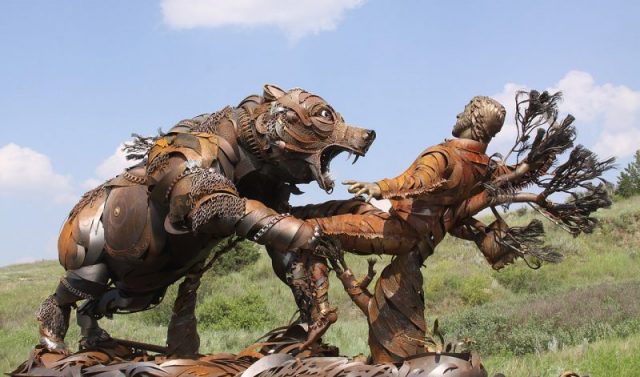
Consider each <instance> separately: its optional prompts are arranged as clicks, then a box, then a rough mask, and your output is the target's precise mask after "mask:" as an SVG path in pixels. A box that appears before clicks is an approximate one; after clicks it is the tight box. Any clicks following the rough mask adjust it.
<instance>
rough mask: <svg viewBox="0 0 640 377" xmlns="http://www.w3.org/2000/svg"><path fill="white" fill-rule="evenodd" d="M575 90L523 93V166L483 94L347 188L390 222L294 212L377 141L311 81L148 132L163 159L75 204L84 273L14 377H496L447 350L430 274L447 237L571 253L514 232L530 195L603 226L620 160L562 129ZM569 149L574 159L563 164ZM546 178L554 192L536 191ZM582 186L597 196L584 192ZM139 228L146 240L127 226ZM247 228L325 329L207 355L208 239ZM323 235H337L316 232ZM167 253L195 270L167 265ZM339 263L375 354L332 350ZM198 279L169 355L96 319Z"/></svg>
mask: <svg viewBox="0 0 640 377" xmlns="http://www.w3.org/2000/svg"><path fill="white" fill-rule="evenodd" d="M559 98H560V95H559V94H553V95H551V94H549V93H546V92H544V93H542V94H540V93H538V92H536V91H531V92H529V93H524V92H523V93H519V94H518V96H517V98H516V103H517V109H516V110H517V111H516V114H517V115H516V124H517V127H518V138H517V139H516V142H515V144H514V147H513V148H512V149H511V151H510V152H509V153H508V154H507V157H508V156H510V155H514V156H516V163H515V164H513V165H508V164H506V163H505V162H504V161H505V160H506V158H504V159H502V158H500V156H488V155H487V154H486V148H487V144H488V143H489V142H490V140H491V139H492V138H493V137H494V136H495V135H496V133H498V132H499V131H500V129H501V127H502V124H503V122H504V116H505V110H504V108H503V107H502V105H500V104H499V103H497V102H496V101H494V100H492V99H490V98H488V97H475V98H474V99H473V100H472V101H471V102H470V103H469V104H468V105H467V106H466V107H465V110H464V112H463V113H461V114H460V115H459V116H458V119H457V122H456V124H455V125H454V127H453V132H452V134H453V136H454V137H455V139H452V140H446V141H445V142H443V143H441V144H439V145H436V146H433V147H430V148H428V149H426V150H425V151H424V152H423V153H421V154H420V155H419V156H418V158H417V159H416V161H415V162H414V163H413V164H412V165H411V166H410V167H409V168H408V169H407V170H405V171H404V172H403V173H402V174H400V175H398V176H397V177H395V178H392V179H383V180H380V181H378V182H375V183H368V182H357V181H349V182H347V184H348V185H349V191H350V192H352V193H354V194H356V196H360V195H369V196H370V197H375V198H377V199H389V200H390V201H391V210H390V211H389V212H385V211H381V210H379V209H377V208H376V207H374V206H372V205H370V204H369V203H368V202H367V201H365V200H364V199H366V198H362V197H359V198H354V199H351V200H343V201H330V202H326V203H322V204H318V205H308V206H304V207H299V208H290V207H289V206H288V196H289V194H290V193H295V192H296V188H295V184H296V183H303V182H308V181H311V180H316V181H317V182H318V183H319V185H320V186H321V187H322V188H324V189H325V190H327V191H331V190H332V189H333V182H332V181H331V179H330V177H329V175H328V174H327V173H328V163H329V161H330V160H331V158H333V157H335V155H336V154H337V153H338V152H339V151H341V150H350V151H353V152H355V153H356V154H358V155H362V154H364V153H365V152H366V150H367V148H368V147H369V145H370V143H371V141H372V139H373V133H372V132H370V131H366V130H362V129H357V128H353V127H349V126H346V125H345V124H344V122H343V121H342V118H341V117H340V116H339V115H338V114H337V113H335V111H333V109H331V108H330V107H329V106H328V105H327V104H326V103H325V102H324V101H323V100H322V99H320V98H319V97H317V96H314V95H312V94H309V93H307V92H305V91H303V90H300V89H293V90H291V91H289V92H284V91H282V90H280V89H279V88H276V87H273V86H266V87H265V93H264V95H263V96H262V97H259V96H251V97H248V98H247V99H245V100H244V101H243V102H242V103H241V104H240V106H239V107H238V108H225V109H224V110H222V111H221V112H218V113H216V114H213V115H205V116H200V117H197V118H194V119H190V120H185V121H182V122H180V123H179V124H178V125H177V126H176V127H174V128H173V129H172V130H171V131H170V132H169V133H168V134H165V135H162V136H161V137H158V138H155V139H145V138H139V139H138V141H137V143H136V144H134V145H132V146H130V148H129V151H130V152H131V153H132V155H133V156H138V157H146V161H145V162H144V163H142V164H140V165H139V166H137V167H134V168H131V169H129V170H127V172H125V173H123V174H122V175H120V176H118V177H116V178H114V179H113V180H110V181H108V182H106V183H105V184H104V185H102V186H100V187H99V188H97V189H95V190H92V191H90V192H89V193H87V194H85V196H84V197H83V198H82V199H81V201H80V203H79V204H78V205H77V206H76V207H75V208H74V209H73V210H72V212H71V214H70V217H69V220H68V221H67V223H66V224H65V228H64V229H63V232H62V235H61V237H60V242H59V249H60V261H61V263H62V264H63V265H64V266H65V268H67V270H68V273H67V275H66V276H65V278H63V280H62V281H61V284H60V286H59V288H58V291H57V292H56V295H54V296H51V297H49V298H48V299H47V300H46V301H45V303H43V305H42V307H41V309H40V313H39V318H40V320H41V322H42V323H43V326H42V327H41V333H42V335H43V346H44V347H42V346H41V347H40V348H38V349H36V350H35V351H34V354H33V355H32V358H31V359H30V360H29V361H27V362H26V363H24V364H23V365H22V366H21V367H20V368H18V369H17V370H16V371H14V372H13V375H16V376H17V375H37V374H39V373H45V372H51V374H56V375H75V374H78V373H83V374H86V375H100V374H101V373H107V374H108V373H113V374H118V373H120V374H126V375H136V374H144V375H153V376H165V375H221V376H222V375H232V374H233V375H238V374H239V373H243V374H242V375H244V376H294V375H295V376H302V375H309V376H312V375H313V376H323V375H331V376H342V375H368V376H408V375H416V376H418V375H420V376H440V375H447V376H461V377H462V376H486V375H487V373H486V371H485V370H484V368H483V367H482V365H481V363H480V361H479V358H478V357H477V356H476V355H472V354H470V353H465V352H462V353H455V352H453V351H452V350H450V349H449V347H447V348H446V349H444V348H443V347H435V352H433V351H434V349H433V347H432V345H433V344H435V343H434V342H433V341H431V340H430V339H429V338H428V337H427V328H426V323H425V318H424V294H423V291H422V287H423V281H422V274H421V271H420V268H421V266H422V265H423V263H424V262H425V260H426V258H427V257H428V256H430V255H431V254H432V253H433V252H434V249H435V247H436V246H437V245H438V244H439V243H440V242H441V241H442V240H443V238H444V237H445V236H446V235H447V234H451V235H453V236H455V237H458V238H462V239H466V240H471V241H473V242H474V243H475V244H476V245H477V246H478V248H479V249H480V251H481V252H482V253H483V255H484V256H485V258H486V259H487V261H488V262H489V264H490V265H491V266H492V267H493V268H494V269H501V268H504V267H505V266H506V265H508V264H511V263H513V262H514V260H515V259H517V258H524V259H525V261H527V263H528V264H530V265H531V266H533V267H534V268H537V267H539V266H540V263H541V261H549V262H553V261H557V260H559V259H560V258H561V255H560V254H558V253H557V252H556V251H555V250H554V249H553V248H551V247H548V246H546V245H544V242H543V240H542V235H543V233H544V231H543V228H542V224H541V222H540V221H539V220H533V221H532V222H531V223H530V224H529V225H527V226H524V227H510V226H509V225H508V224H507V223H506V222H505V221H504V219H502V217H501V216H500V215H499V213H498V211H497V210H496V206H499V205H506V206H508V205H509V204H511V203H529V204H531V205H532V206H534V208H536V209H537V210H538V211H540V212H541V213H542V214H543V215H545V216H546V217H548V218H550V219H552V220H553V221H554V222H555V223H556V224H559V225H560V226H562V227H563V228H565V229H566V230H567V231H569V232H570V233H572V234H573V235H578V234H580V233H588V232H591V231H592V230H593V227H594V226H595V224H596V220H595V219H594V218H593V217H591V214H592V213H593V212H594V211H596V210H597V209H599V208H602V207H605V206H607V205H609V204H610V201H609V199H608V197H607V194H606V191H605V190H604V189H603V188H601V187H594V186H592V185H590V183H589V182H590V181H591V180H593V179H600V177H601V176H602V173H603V172H604V171H606V170H608V169H610V168H611V167H612V163H613V159H609V160H605V161H599V160H598V159H597V156H595V154H593V153H591V152H590V151H588V150H586V148H584V147H582V146H577V147H575V148H573V140H574V138H575V129H574V128H573V126H572V122H573V117H571V116H568V117H566V118H564V119H563V120H559V119H558V117H557V107H556V104H557V101H558V100H559ZM534 134H535V135H534ZM572 148H573V149H572ZM569 150H571V152H570V153H569V158H568V160H567V161H566V162H565V163H563V164H560V165H557V164H556V162H557V158H558V156H560V155H561V154H562V153H563V152H566V151H569ZM554 166H556V167H555V168H554ZM532 185H536V186H538V187H539V188H540V191H539V192H538V193H530V192H523V190H524V188H526V187H528V186H532ZM268 188H271V190H269V189H268ZM575 189H582V190H586V191H585V192H584V193H582V194H581V195H574V194H575ZM142 192H144V193H146V194H148V196H149V198H150V200H149V205H148V208H145V206H143V205H141V204H140V203H139V199H135V198H140V197H141V193H142ZM559 192H564V193H569V194H570V195H573V196H572V199H570V200H569V201H567V202H565V203H554V202H552V201H551V200H550V198H549V197H550V196H551V195H553V194H555V193H559ZM131 201H133V202H132V203H130V202H131ZM485 208H490V209H491V210H492V212H493V213H494V216H495V218H496V219H495V221H493V222H492V223H490V224H489V225H486V224H484V223H483V222H482V221H480V220H478V219H475V218H474V217H473V216H474V215H476V214H477V213H478V212H480V211H481V210H483V209H485ZM278 212H281V213H280V214H279V213H278ZM133 214H136V215H133ZM139 214H142V216H145V217H144V219H145V221H142V220H141V219H140V218H137V217H135V216H137V215H139ZM121 216H124V217H125V218H121ZM129 216H134V218H129ZM106 227H110V229H109V230H107V229H106ZM122 229H129V230H130V232H129V233H127V234H121V232H122V231H120V230H122ZM316 229H319V230H321V232H319V231H317V230H316ZM233 233H236V234H238V235H240V236H243V237H248V238H250V239H253V240H254V241H258V242H261V243H263V244H266V245H267V248H268V250H269V252H270V255H271V256H272V258H274V268H275V271H276V273H278V274H279V276H280V277H281V278H282V279H283V280H285V281H287V282H288V284H289V285H290V286H291V287H292V290H293V293H294V296H295V297H296V302H297V304H298V306H299V307H300V309H302V312H303V315H306V316H307V322H308V323H309V325H308V326H306V327H305V326H300V325H297V326H293V327H289V328H281V329H277V330H274V331H273V332H272V333H270V334H268V336H267V339H266V340H265V341H263V342H259V343H256V344H254V345H252V346H249V347H248V348H247V349H245V350H243V351H242V352H241V353H240V354H238V355H228V354H225V355H209V356H197V355H196V354H197V352H198V348H197V343H198V342H197V339H198V338H197V331H196V327H195V323H196V322H195V318H194V317H193V313H194V306H195V291H196V290H197V287H198V285H199V281H200V280H199V279H200V276H201V275H202V273H204V271H206V270H207V268H208V267H210V266H211V263H212V261H214V260H215V258H216V256H214V257H213V258H212V259H210V261H209V263H206V264H205V260H206V253H204V252H203V251H202V250H204V249H203V245H205V244H206V243H207V242H209V241H212V240H219V239H221V238H224V237H225V236H228V235H230V234H233ZM318 235H322V237H323V238H321V239H320V240H316V239H315V238H317V236H318ZM231 243H232V242H231ZM231 243H229V245H231ZM229 245H228V246H229ZM341 249H344V250H346V251H349V252H353V253H357V254H361V255H371V254H388V255H393V256H394V258H393V259H392V261H391V262H390V263H389V265H387V266H386V267H385V268H384V269H383V270H382V272H381V274H380V277H379V279H378V280H377V281H376V284H375V287H374V289H373V291H370V290H369V285H370V283H371V282H372V281H373V278H374V275H375V271H374V269H373V265H374V261H373V260H370V261H369V270H368V273H367V275H366V276H365V277H364V278H363V279H362V280H358V279H356V277H355V276H354V274H353V273H352V271H351V270H350V269H349V268H348V267H347V266H346V264H345V262H344V258H342V254H341ZM96 250H97V253H98V257H96V254H95V253H96ZM223 250H224V249H223ZM291 250H294V251H291ZM287 252H289V254H285V253H287ZM284 255H286V256H288V258H289V260H288V262H284V260H285V259H286V258H284V257H283V256H284ZM532 257H533V259H532ZM167 261H171V262H172V263H173V265H177V266H180V267H178V268H174V269H169V270H167V269H166V268H164V267H163V266H166V265H167V264H166V263H168V262H167ZM327 261H328V262H330V263H331V264H332V266H333V267H334V269H335V271H336V273H337V275H338V277H339V279H340V280H341V282H342V284H343V286H344V288H345V290H346V292H347V293H348V295H349V296H350V297H351V299H352V300H353V301H354V303H355V304H356V306H357V307H358V308H360V309H361V310H362V312H363V313H364V314H365V316H366V318H367V321H368V325H369V346H370V351H371V359H370V362H364V361H363V360H352V359H347V358H342V357H337V355H338V350H337V349H336V348H334V347H330V346H326V345H323V344H321V343H319V342H318V340H319V337H320V336H321V335H322V333H323V332H324V331H325V330H326V328H327V327H328V325H329V324H330V323H331V322H333V321H335V312H334V311H333V309H331V308H330V307H329V305H328V299H327V291H328V281H327V274H328V266H327ZM101 263H106V264H107V265H108V267H109V269H108V271H109V273H107V272H105V271H106V270H105V269H103V268H101V267H100V264H101ZM181 277H185V280H184V281H183V282H182V284H181V286H180V288H179V295H178V296H179V297H178V299H177V300H176V303H175V305H174V315H173V317H172V320H171V323H170V325H169V336H168V347H167V348H166V349H165V348H163V347H158V348H156V347H155V346H152V345H145V344H139V343H135V342H133V343H132V342H123V341H120V340H114V339H111V338H110V337H109V336H108V334H106V333H104V331H102V330H101V329H100V328H99V327H97V323H96V322H95V319H96V317H99V316H100V315H108V314H110V313H112V312H114V311H117V310H130V311H135V310H142V309H146V308H148V307H149V306H152V305H153V304H155V303H156V302H157V301H159V299H160V298H161V296H162V294H163V293H164V288H166V286H167V285H168V284H171V283H172V282H174V281H175V280H177V279H179V278H181ZM105 279H112V280H113V281H114V282H116V288H117V290H118V291H117V293H124V294H125V296H123V297H120V296H117V295H111V296H110V295H109V292H113V289H111V290H109V289H108V288H105V287H104V284H103V285H100V282H102V281H106V280H105ZM101 295H102V296H101ZM105 297H106V298H107V300H104V298H105ZM125 298H126V299H129V300H128V301H118V300H123V299H125ZM65 299H66V300H67V301H65ZM80 299H88V301H87V303H86V304H85V305H83V306H82V307H80V308H79V309H78V313H79V323H80V324H81V327H82V334H83V336H84V338H83V340H84V342H85V343H81V344H84V348H85V351H82V352H80V353H79V354H75V355H73V356H69V357H65V356H64V355H62V354H61V353H59V351H60V350H61V347H62V344H61V341H62V337H63V336H64V333H65V332H66V330H67V326H68V317H69V305H70V304H71V303H73V302H75V301H77V300H80ZM108 299H110V300H111V301H109V300H108ZM69 300H71V301H69ZM105 301H106V302H105ZM118 302H127V303H128V305H122V307H120V306H118V305H117V303H118ZM113 303H116V305H115V306H114V304H113ZM109 305H111V306H109ZM87 318H88V319H87ZM433 332H434V333H435V330H434V331H433ZM144 349H146V350H151V351H160V352H162V353H164V354H169V355H171V359H170V360H169V359H167V358H166V356H161V355H157V356H149V355H147V354H146V353H144V352H142V351H143V350H144ZM443 349H444V352H443ZM52 351H53V352H52ZM184 356H187V357H189V358H188V359H185V358H184ZM318 356H322V357H318ZM105 368H106V369H105ZM107 374H105V375H107ZM108 375H111V374H108Z"/></svg>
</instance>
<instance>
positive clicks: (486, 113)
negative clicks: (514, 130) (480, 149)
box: [451, 96, 506, 143]
mask: <svg viewBox="0 0 640 377" xmlns="http://www.w3.org/2000/svg"><path fill="white" fill-rule="evenodd" d="M505 115H506V111H505V109H504V106H502V105H501V104H500V103H499V102H498V101H496V100H494V99H492V98H489V97H485V96H476V97H473V99H471V102H469V103H468V104H467V106H465V108H464V111H463V112H461V113H460V114H458V116H457V117H456V118H457V121H456V124H455V125H454V126H453V131H452V132H451V133H452V134H453V136H455V137H459V138H463V139H473V140H476V141H480V142H483V143H488V142H489V141H490V140H491V138H493V137H494V136H495V135H496V134H497V133H498V132H499V131H500V129H501V128H502V125H503V124H504V117H505Z"/></svg>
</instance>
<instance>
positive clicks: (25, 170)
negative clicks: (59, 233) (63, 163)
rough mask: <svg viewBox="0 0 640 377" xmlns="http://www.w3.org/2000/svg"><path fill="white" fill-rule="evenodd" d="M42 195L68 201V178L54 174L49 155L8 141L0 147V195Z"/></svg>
mask: <svg viewBox="0 0 640 377" xmlns="http://www.w3.org/2000/svg"><path fill="white" fill-rule="evenodd" d="M23 194H24V195H33V194H39V195H46V197H47V198H53V199H54V200H55V201H56V202H59V203H60V202H63V203H67V202H72V201H73V200H74V199H75V198H76V195H74V193H73V189H72V185H71V177H69V176H65V175H62V174H59V173H56V172H55V171H54V170H53V167H52V166H51V160H50V159H49V157H47V156H46V155H44V154H42V153H38V152H36V151H34V150H32V149H30V148H27V147H21V146H19V145H16V144H14V143H9V144H7V145H5V146H3V147H1V148H0V196H13V197H15V196H20V195H23Z"/></svg>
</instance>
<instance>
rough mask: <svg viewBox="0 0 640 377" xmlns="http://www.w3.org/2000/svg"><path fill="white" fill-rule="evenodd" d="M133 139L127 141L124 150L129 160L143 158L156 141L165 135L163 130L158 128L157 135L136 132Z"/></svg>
mask: <svg viewBox="0 0 640 377" xmlns="http://www.w3.org/2000/svg"><path fill="white" fill-rule="evenodd" d="M131 136H132V137H133V141H132V142H130V143H125V145H124V147H122V151H123V152H125V153H126V157H127V160H142V159H144V158H145V157H147V153H148V152H149V150H150V149H151V147H153V145H154V144H155V142H156V141H157V140H158V139H159V138H161V137H162V136H164V133H163V132H162V130H158V135H157V136H142V135H138V134H136V133H134V134H131Z"/></svg>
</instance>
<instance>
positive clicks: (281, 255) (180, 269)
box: [38, 85, 375, 355]
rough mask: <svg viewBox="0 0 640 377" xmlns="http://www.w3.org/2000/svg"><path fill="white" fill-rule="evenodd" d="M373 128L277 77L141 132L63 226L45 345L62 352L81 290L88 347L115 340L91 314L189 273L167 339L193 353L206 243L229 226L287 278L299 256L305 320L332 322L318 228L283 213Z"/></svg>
mask: <svg viewBox="0 0 640 377" xmlns="http://www.w3.org/2000/svg"><path fill="white" fill-rule="evenodd" d="M374 138H375V133H374V132H373V131H370V130H366V129H363V128H358V127H354V126H351V125H348V124H346V123H345V121H344V119H343V118H342V117H341V116H340V114H339V113H337V112H336V111H335V110H334V109H333V108H332V107H331V106H330V105H329V104H328V103H327V102H326V101H325V100H323V99H322V98H321V97H319V96H317V95H314V94H311V93H309V92H307V91H305V90H303V89H298V88H297V89H292V90H289V91H286V92H285V91H283V90H282V89H280V88H278V87H276V86H273V85H266V86H265V87H264V93H263V95H262V96H258V95H253V96H249V97H247V98H246V99H244V100H243V101H242V102H241V103H240V105H239V106H238V107H235V108H233V107H226V108H224V109H223V110H221V111H219V112H217V113H213V114H204V115H200V116H198V117H195V118H192V119H186V120H183V121H181V122H179V123H178V124H177V125H176V126H174V127H173V128H171V129H170V130H169V132H167V133H166V134H162V135H159V136H157V137H154V138H144V137H140V136H137V138H136V140H135V142H134V143H133V144H131V145H128V146H127V148H126V151H127V152H128V154H129V157H131V158H137V159H142V162H140V163H139V164H137V165H136V166H134V167H132V168H129V169H126V171H124V172H123V173H122V174H120V175H118V176H117V177H115V178H113V179H111V180H109V181H107V182H105V183H104V184H102V185H101V186H99V187H98V188H96V189H94V190H91V191H90V192H88V193H87V194H85V195H84V196H83V197H82V199H81V200H80V202H79V203H78V204H77V205H76V206H75V207H74V208H73V210H72V211H71V213H70V215H69V218H68V219H67V221H66V222H65V224H64V226H63V229H62V232H61V235H60V238H59V242H58V249H59V259H60V263H61V264H62V265H63V266H64V268H65V269H66V270H67V273H66V275H65V276H64V277H63V278H62V279H61V283H60V285H59V286H58V288H57V290H56V292H55V294H54V295H52V296H50V297H49V298H48V299H47V300H46V301H45V303H44V304H43V305H42V307H41V309H40V311H39V315H38V319H39V320H40V322H41V335H42V344H43V346H44V347H45V348H48V349H50V350H55V351H59V352H66V345H65V344H64V337H65V334H66V331H67V327H68V318H69V312H70V308H71V307H72V306H73V305H74V304H75V302H76V301H79V300H87V301H86V302H85V303H84V304H83V305H82V306H81V307H80V308H79V309H78V318H79V320H78V323H79V324H80V326H81V328H82V335H83V340H82V341H81V345H82V346H83V347H84V348H91V347H94V346H98V345H100V344H101V343H104V342H109V341H110V339H109V335H108V334H107V333H106V332H105V331H104V330H102V329H100V328H99V327H98V324H97V319H99V318H100V317H102V316H105V315H106V316H110V315H112V314H114V313H120V312H135V311H140V310H145V309H148V308H150V307H152V306H154V305H156V304H157V303H158V302H160V300H161V299H162V297H163V295H164V292H165V290H166V288H167V286H168V285H170V284H172V283H174V282H175V281H177V280H179V279H181V278H185V280H184V282H183V283H182V284H181V286H180V289H179V291H178V298H177V300H176V303H175V305H174V313H173V316H172V318H171V322H170V324H169V331H168V350H169V353H170V354H173V355H194V354H196V353H197V352H198V345H199V341H198V335H197V329H196V321H195V316H194V308H195V298H196V295H195V292H196V290H197V288H198V285H199V278H200V276H201V274H202V272H203V271H202V269H203V265H204V263H205V260H206V258H207V257H208V256H209V254H210V251H211V249H212V246H213V245H215V244H216V243H218V242H220V241H221V240H223V239H224V238H226V237H228V236H231V235H234V234H235V235H237V236H240V237H244V238H248V239H250V240H253V241H255V242H258V243H261V244H264V245H266V246H267V247H268V250H269V253H270V255H271V256H272V258H273V260H274V267H275V268H276V270H277V271H279V272H280V276H281V278H282V279H283V280H285V281H286V273H287V272H288V271H289V270H291V268H292V265H293V264H295V263H296V262H297V261H300V260H303V262H304V263H303V273H302V275H301V276H299V277H298V278H299V279H302V280H303V281H304V283H305V284H307V285H310V287H311V288H310V289H307V290H306V291H304V292H302V293H300V292H297V291H298V290H299V289H298V287H297V286H299V284H298V285H296V284H294V283H296V282H293V281H291V280H289V281H288V282H289V283H290V285H291V287H292V289H293V290H294V293H296V294H297V296H300V297H301V300H302V299H304V300H306V301H305V302H308V303H309V305H307V306H303V305H301V306H302V307H301V309H303V312H305V313H307V312H308V314H307V315H306V318H304V319H305V320H307V321H312V322H313V323H311V325H312V326H316V327H320V328H322V329H324V328H326V326H328V324H329V322H332V321H335V318H329V319H330V320H327V319H326V314H331V310H330V308H329V307H328V301H327V295H326V289H325V284H324V283H323V281H324V280H326V274H327V271H326V268H323V267H322V266H324V264H323V263H324V262H323V259H322V257H312V256H311V255H310V254H312V253H317V254H319V255H324V254H325V253H323V252H322V250H325V249H326V246H325V245H324V243H325V241H324V239H325V238H324V236H322V235H321V233H320V232H319V230H318V229H317V228H315V229H314V226H313V225H311V224H310V223H308V222H306V221H304V220H301V219H298V218H295V217H294V216H292V215H290V214H288V213H287V212H288V211H289V210H290V205H289V202H288V200H289V196H290V194H291V193H299V190H298V189H297V188H296V185H297V184H302V183H309V182H312V181H316V182H317V183H318V184H319V185H320V187H322V188H323V189H325V190H326V191H331V190H332V189H333V185H334V184H333V180H332V179H331V176H330V171H329V164H330V162H331V160H332V159H333V158H334V157H335V156H336V155H337V154H339V153H340V152H342V151H347V152H350V153H353V154H355V155H356V156H362V155H364V154H365V153H366V151H367V149H368V148H369V146H370V145H371V143H372V141H373V140H374ZM323 248H324V249H323ZM307 254H309V255H307ZM314 288H315V289H316V292H312V291H313V289H314ZM315 293H318V294H315ZM316 336H318V334H316Z"/></svg>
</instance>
